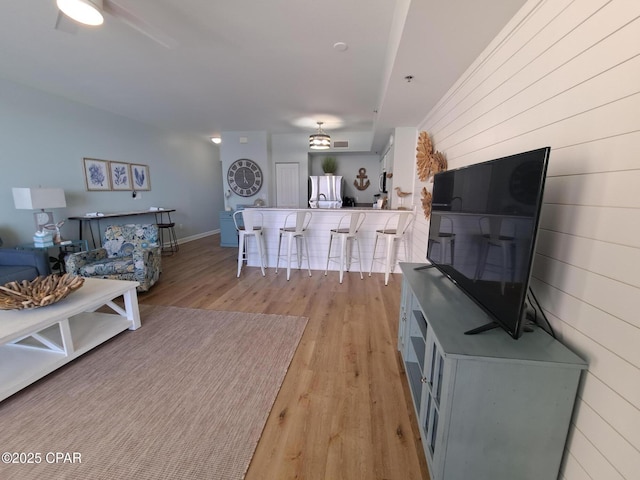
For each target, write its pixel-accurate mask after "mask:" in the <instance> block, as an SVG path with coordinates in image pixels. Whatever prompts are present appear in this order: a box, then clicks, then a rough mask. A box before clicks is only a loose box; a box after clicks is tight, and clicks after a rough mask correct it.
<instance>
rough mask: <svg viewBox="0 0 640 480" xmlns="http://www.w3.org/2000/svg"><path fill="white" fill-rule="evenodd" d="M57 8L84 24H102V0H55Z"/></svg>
mask: <svg viewBox="0 0 640 480" xmlns="http://www.w3.org/2000/svg"><path fill="white" fill-rule="evenodd" d="M56 4H57V5H58V8H59V9H60V10H62V13H64V14H65V15H66V16H68V17H71V18H72V19H74V20H75V21H76V22H80V23H83V24H85V25H92V26H96V25H102V23H103V22H104V17H103V16H102V0H57V1H56Z"/></svg>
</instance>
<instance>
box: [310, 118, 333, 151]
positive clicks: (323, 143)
mask: <svg viewBox="0 0 640 480" xmlns="http://www.w3.org/2000/svg"><path fill="white" fill-rule="evenodd" d="M323 123H324V122H318V133H314V134H313V135H309V148H310V149H311V150H327V149H329V148H330V147H331V137H330V136H329V135H327V134H326V133H324V131H323V130H322V124H323Z"/></svg>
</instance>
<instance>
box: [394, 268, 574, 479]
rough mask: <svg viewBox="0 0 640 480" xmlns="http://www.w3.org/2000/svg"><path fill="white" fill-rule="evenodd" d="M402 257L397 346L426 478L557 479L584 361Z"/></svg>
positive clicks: (436, 272)
mask: <svg viewBox="0 0 640 480" xmlns="http://www.w3.org/2000/svg"><path fill="white" fill-rule="evenodd" d="M418 266H421V264H413V263H401V265H400V267H401V269H402V273H403V274H404V277H403V285H402V297H401V307H400V319H399V328H398V349H399V350H400V353H401V356H402V361H403V364H404V367H405V371H406V374H407V380H408V383H409V388H410V391H411V397H412V400H413V405H414V407H415V410H416V418H417V419H418V428H419V430H420V436H421V438H422V445H423V448H424V453H425V456H426V459H427V465H428V467H429V474H430V476H431V478H432V480H462V479H474V480H502V479H504V480H513V479H516V478H517V479H518V480H552V479H553V480H556V479H557V478H558V474H559V469H560V463H561V460H562V455H563V451H564V445H565V442H566V439H567V433H568V430H569V425H570V421H571V414H572V411H573V405H574V402H575V398H576V394H577V389H578V383H579V381H580V374H581V371H582V370H583V369H585V368H586V363H585V362H584V361H583V360H582V359H581V358H579V357H578V356H577V355H575V354H574V353H573V352H571V351H570V350H569V349H568V348H566V347H565V346H563V345H562V344H561V343H560V342H559V341H557V340H555V339H554V338H553V337H551V336H550V335H548V334H547V333H546V332H544V331H543V330H541V329H539V328H535V329H534V330H533V331H532V332H525V333H524V334H523V336H522V337H520V338H519V339H518V340H514V339H513V338H511V337H510V336H509V335H508V334H507V333H506V332H505V331H503V330H501V329H495V330H490V331H487V332H483V333H480V334H477V335H465V334H464V332H465V331H467V330H470V329H472V328H475V327H478V326H480V325H484V324H486V323H488V322H489V321H490V318H489V317H488V315H487V314H486V313H485V312H484V311H483V310H482V309H481V308H480V307H479V306H478V305H476V304H475V303H474V302H473V301H472V300H471V299H470V298H469V297H468V296H467V295H466V294H465V293H464V292H462V290H460V289H459V288H458V287H457V286H456V285H455V284H454V283H453V282H451V281H450V280H449V279H448V278H447V277H445V276H444V275H443V274H442V273H441V272H440V271H439V270H437V269H435V268H431V269H426V270H419V271H416V270H415V269H414V268H415V267H418Z"/></svg>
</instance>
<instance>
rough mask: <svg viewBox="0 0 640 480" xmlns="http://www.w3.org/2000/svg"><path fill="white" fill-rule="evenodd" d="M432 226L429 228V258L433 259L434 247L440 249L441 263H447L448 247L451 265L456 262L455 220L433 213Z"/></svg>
mask: <svg viewBox="0 0 640 480" xmlns="http://www.w3.org/2000/svg"><path fill="white" fill-rule="evenodd" d="M429 221H430V222H431V226H430V227H429V241H428V244H429V258H433V255H434V253H433V252H432V251H431V250H432V249H433V246H434V245H436V244H437V245H438V246H439V247H440V251H439V252H438V253H439V255H440V257H439V258H440V263H445V262H446V258H447V247H449V258H450V259H451V263H450V265H453V264H454V262H455V258H456V255H455V253H456V252H455V251H456V234H455V233H453V220H452V219H451V218H449V217H447V216H444V215H440V214H439V213H435V212H431V219H430V220H429Z"/></svg>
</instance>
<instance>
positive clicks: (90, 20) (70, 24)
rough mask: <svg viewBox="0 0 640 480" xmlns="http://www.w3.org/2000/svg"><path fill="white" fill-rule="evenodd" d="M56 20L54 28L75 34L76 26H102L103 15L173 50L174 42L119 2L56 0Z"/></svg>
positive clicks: (105, 0)
mask: <svg viewBox="0 0 640 480" xmlns="http://www.w3.org/2000/svg"><path fill="white" fill-rule="evenodd" d="M56 5H57V6H58V18H57V20H56V26H55V28H56V29H57V30H61V31H63V32H67V33H76V32H77V31H78V25H79V24H84V25H91V26H98V25H102V23H103V21H104V17H103V13H106V14H108V15H111V16H112V17H114V18H117V19H118V20H120V21H121V22H123V23H124V24H126V25H128V26H129V27H131V28H133V29H134V30H136V31H138V32H140V33H142V34H143V35H145V36H147V37H149V38H150V39H151V40H153V41H154V42H157V43H159V44H160V45H162V46H163V47H166V48H175V47H176V46H177V42H176V40H174V39H173V38H171V37H170V36H168V35H167V34H165V33H164V32H162V31H161V30H159V29H157V28H156V27H154V26H153V25H151V24H149V23H148V22H146V21H145V20H143V19H142V18H141V17H140V16H139V15H136V14H135V13H133V12H132V11H131V10H129V9H128V8H126V7H124V6H122V5H121V4H120V2H118V1H114V0H56Z"/></svg>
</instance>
